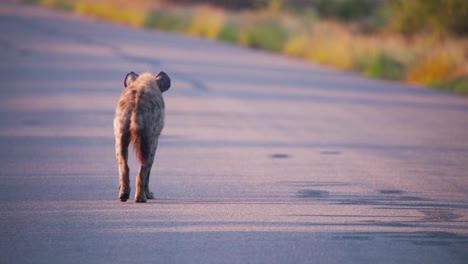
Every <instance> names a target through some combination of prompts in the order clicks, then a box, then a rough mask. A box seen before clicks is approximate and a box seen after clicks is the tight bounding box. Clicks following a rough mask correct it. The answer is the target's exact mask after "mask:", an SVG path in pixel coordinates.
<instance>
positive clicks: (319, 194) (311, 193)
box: [297, 190, 330, 198]
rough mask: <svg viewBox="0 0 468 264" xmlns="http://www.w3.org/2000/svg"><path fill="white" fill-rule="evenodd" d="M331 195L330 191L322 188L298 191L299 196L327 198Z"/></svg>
mask: <svg viewBox="0 0 468 264" xmlns="http://www.w3.org/2000/svg"><path fill="white" fill-rule="evenodd" d="M329 195H330V193H329V192H327V191H321V190H299V191H298V192H297V197H299V198H325V197H328V196H329Z"/></svg>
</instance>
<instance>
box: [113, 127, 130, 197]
mask: <svg viewBox="0 0 468 264" xmlns="http://www.w3.org/2000/svg"><path fill="white" fill-rule="evenodd" d="M115 142H116V143H115V156H116V158H117V161H118V163H119V199H120V201H122V202H126V201H127V200H128V198H129V197H130V178H129V173H130V169H129V167H128V163H127V160H128V145H129V140H128V137H125V136H118V137H116V141H115Z"/></svg>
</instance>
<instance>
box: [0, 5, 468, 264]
mask: <svg viewBox="0 0 468 264" xmlns="http://www.w3.org/2000/svg"><path fill="white" fill-rule="evenodd" d="M0 30H1V32H2V34H0V74H1V97H0V112H1V114H0V146H1V148H0V179H1V182H0V212H1V214H0V224H1V226H2V228H1V231H0V252H1V254H0V263H48V264H50V263H444V264H446V263H466V261H467V259H468V118H467V116H468V100H467V99H466V98H462V97H458V96H455V95H450V94H445V93H441V92H435V91H431V90H427V89H422V88H417V87H409V86H405V85H403V84H398V83H392V82H385V81H377V80H370V79H366V78H364V77H361V76H357V75H355V74H352V73H343V72H338V71H335V70H332V69H327V68H323V67H320V66H316V65H311V64H307V63H305V62H302V61H297V60H294V59H291V58H286V57H282V56H277V55H272V54H268V53H264V52H261V51H255V50H249V49H245V48H241V47H236V46H230V45H226V44H220V43H216V42H212V41H208V40H202V39H197V38H189V37H183V36H179V35H174V34H170V33H160V32H153V31H148V30H140V29H135V28H131V27H125V26H118V25H112V24H109V23H105V22H101V21H96V20H92V19H86V18H82V17H77V16H72V15H69V14H66V13H62V12H57V11H48V10H45V9H41V8H38V7H32V6H15V5H9V4H4V3H3V4H0ZM160 70H164V71H166V72H167V73H168V74H169V75H170V76H171V78H172V88H171V90H169V91H168V92H167V93H165V94H164V95H165V100H166V127H165V129H164V131H163V135H162V136H161V138H160V145H159V148H158V152H157V157H156V162H155V165H154V168H153V171H152V176H151V178H152V181H151V183H150V186H151V188H152V189H153V191H154V192H155V195H156V199H155V200H151V201H149V202H148V203H146V204H137V203H135V202H134V201H133V200H130V201H128V202H126V203H122V202H120V201H119V200H118V175H117V174H118V171H117V163H116V161H115V158H114V139H113V130H112V129H113V128H112V122H113V116H114V109H115V106H116V103H117V100H118V96H119V94H120V92H121V90H122V89H123V79H124V77H125V74H126V73H127V72H129V71H135V72H143V71H151V72H154V73H157V72H159V71H160ZM136 171H137V163H136V161H135V159H134V158H132V160H131V164H130V173H131V182H132V189H133V190H135V188H134V185H133V184H134V182H135V181H134V177H135V172H136ZM132 194H133V193H132Z"/></svg>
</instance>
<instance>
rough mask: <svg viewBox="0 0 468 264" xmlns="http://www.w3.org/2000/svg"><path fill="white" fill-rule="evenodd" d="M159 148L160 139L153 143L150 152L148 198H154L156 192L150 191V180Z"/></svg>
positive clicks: (146, 187)
mask: <svg viewBox="0 0 468 264" xmlns="http://www.w3.org/2000/svg"><path fill="white" fill-rule="evenodd" d="M157 148H158V140H156V142H155V143H154V144H153V145H152V147H151V152H150V157H149V159H148V162H149V164H148V166H149V169H148V175H147V176H146V184H145V194H146V198H147V199H154V193H153V192H151V191H150V189H149V180H150V175H151V168H152V167H153V162H154V157H155V156H156V150H157Z"/></svg>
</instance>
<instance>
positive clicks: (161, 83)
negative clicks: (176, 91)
mask: <svg viewBox="0 0 468 264" xmlns="http://www.w3.org/2000/svg"><path fill="white" fill-rule="evenodd" d="M156 82H157V83H158V87H159V90H161V93H164V92H165V91H167V90H169V88H170V87H171V79H170V78H169V76H168V75H167V74H166V73H165V72H160V73H158V75H156Z"/></svg>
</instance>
